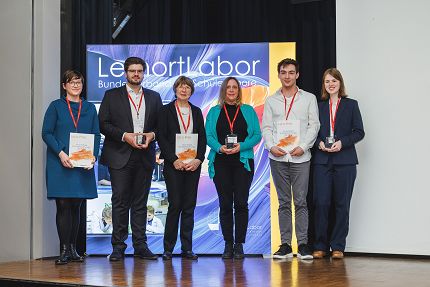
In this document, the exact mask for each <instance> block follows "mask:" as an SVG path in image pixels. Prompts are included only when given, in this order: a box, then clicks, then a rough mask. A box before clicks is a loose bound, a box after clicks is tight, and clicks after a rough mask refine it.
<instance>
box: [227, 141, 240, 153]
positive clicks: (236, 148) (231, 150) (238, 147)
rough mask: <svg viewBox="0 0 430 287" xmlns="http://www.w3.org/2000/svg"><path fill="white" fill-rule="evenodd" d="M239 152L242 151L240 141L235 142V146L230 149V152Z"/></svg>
mask: <svg viewBox="0 0 430 287" xmlns="http://www.w3.org/2000/svg"><path fill="white" fill-rule="evenodd" d="M238 152H240V143H235V144H234V148H232V149H230V150H229V153H228V154H235V153H238Z"/></svg>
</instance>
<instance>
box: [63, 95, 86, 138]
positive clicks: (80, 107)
mask: <svg viewBox="0 0 430 287" xmlns="http://www.w3.org/2000/svg"><path fill="white" fill-rule="evenodd" d="M66 101H67V107H68V108H69V113H70V117H71V118H72V121H73V125H74V126H75V129H76V131H78V122H79V119H80V118H81V110H82V100H79V110H78V118H77V119H75V116H74V115H73V112H72V108H71V107H70V101H69V99H68V98H67V97H66Z"/></svg>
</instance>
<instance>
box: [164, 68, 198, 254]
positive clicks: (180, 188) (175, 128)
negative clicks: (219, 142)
mask: <svg viewBox="0 0 430 287" xmlns="http://www.w3.org/2000/svg"><path fill="white" fill-rule="evenodd" d="M173 91H174V92H175V97H176V99H175V100H174V101H172V102H171V103H169V104H167V105H165V106H163V107H162V108H161V110H160V113H159V117H158V133H157V136H158V139H157V140H158V145H159V146H160V149H161V154H160V158H163V159H164V169H163V175H164V179H165V182H166V188H167V194H168V200H169V209H168V211H167V218H166V226H165V232H164V253H163V260H171V259H172V252H173V249H174V247H175V245H176V238H177V236H178V225H179V218H180V220H181V232H180V238H181V250H182V253H181V256H182V257H184V258H187V259H192V260H196V259H197V255H196V254H194V252H193V251H192V236H193V228H194V209H195V207H196V201H197V187H198V184H199V179H200V171H201V164H202V162H203V160H204V159H205V152H206V131H205V127H204V121H203V115H202V111H201V110H200V108H198V107H196V106H194V105H193V104H191V103H190V102H189V101H188V100H189V98H190V97H191V95H192V94H193V92H194V83H193V80H191V79H190V78H187V77H185V76H180V77H179V78H178V79H177V80H176V81H175V83H174V84H173ZM176 134H197V135H198V140H197V155H196V158H195V159H193V160H192V161H191V162H188V163H185V162H183V161H182V160H181V159H179V158H178V156H177V155H176V152H175V144H176Z"/></svg>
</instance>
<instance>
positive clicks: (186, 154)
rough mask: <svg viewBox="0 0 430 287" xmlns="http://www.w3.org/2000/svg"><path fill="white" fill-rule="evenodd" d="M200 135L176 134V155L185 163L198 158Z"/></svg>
mask: <svg viewBox="0 0 430 287" xmlns="http://www.w3.org/2000/svg"><path fill="white" fill-rule="evenodd" d="M198 138H199V135H198V134H176V144H175V154H176V156H177V157H178V158H179V159H180V160H181V161H182V162H184V163H189V162H190V161H192V160H193V159H195V158H196V156H197V142H198Z"/></svg>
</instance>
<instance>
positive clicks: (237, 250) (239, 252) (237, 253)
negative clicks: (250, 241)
mask: <svg viewBox="0 0 430 287" xmlns="http://www.w3.org/2000/svg"><path fill="white" fill-rule="evenodd" d="M244 257H245V254H244V253H243V245H242V243H236V244H235V245H234V259H243V258H244Z"/></svg>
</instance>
